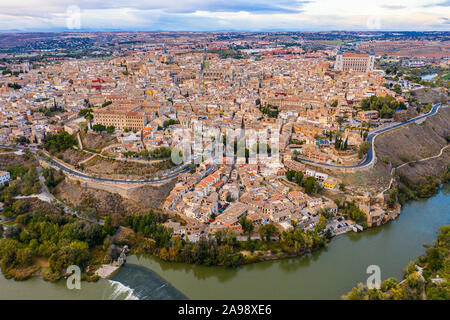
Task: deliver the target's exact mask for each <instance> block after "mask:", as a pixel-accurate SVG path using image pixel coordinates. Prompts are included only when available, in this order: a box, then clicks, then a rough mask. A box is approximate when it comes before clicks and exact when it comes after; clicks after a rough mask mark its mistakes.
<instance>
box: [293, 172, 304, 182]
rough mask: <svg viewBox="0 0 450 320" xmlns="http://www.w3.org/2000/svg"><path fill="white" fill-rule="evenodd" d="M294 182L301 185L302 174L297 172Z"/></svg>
mask: <svg viewBox="0 0 450 320" xmlns="http://www.w3.org/2000/svg"><path fill="white" fill-rule="evenodd" d="M294 180H295V183H296V184H298V185H301V184H302V180H303V172H301V171H297V172H296V173H295V175H294Z"/></svg>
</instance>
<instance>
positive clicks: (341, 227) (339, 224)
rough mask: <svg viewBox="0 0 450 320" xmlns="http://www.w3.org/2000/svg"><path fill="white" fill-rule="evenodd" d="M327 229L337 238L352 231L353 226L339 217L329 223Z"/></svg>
mask: <svg viewBox="0 0 450 320" xmlns="http://www.w3.org/2000/svg"><path fill="white" fill-rule="evenodd" d="M326 229H329V230H330V231H331V234H332V235H334V236H336V235H339V234H343V233H346V232H348V231H351V230H352V226H351V225H350V224H349V223H348V222H347V221H346V220H345V219H344V218H343V217H337V218H336V219H333V220H329V221H328V225H327V227H326Z"/></svg>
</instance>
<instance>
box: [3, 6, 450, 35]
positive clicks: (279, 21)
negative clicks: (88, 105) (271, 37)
mask: <svg viewBox="0 0 450 320" xmlns="http://www.w3.org/2000/svg"><path fill="white" fill-rule="evenodd" d="M112 30H114V31H120V30H124V31H327V30H349V31H365V30H370V31H377V30H381V31H382V30H386V31H450V0H380V1H378V0H372V1H365V0H128V1H119V0H109V1H105V0H79V1H76V0H20V1H10V0H0V31H1V32H8V31H14V32H15V31H112Z"/></svg>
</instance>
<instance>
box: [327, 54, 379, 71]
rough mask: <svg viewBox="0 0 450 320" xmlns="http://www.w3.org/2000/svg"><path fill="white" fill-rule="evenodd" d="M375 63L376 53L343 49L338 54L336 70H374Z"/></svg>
mask: <svg viewBox="0 0 450 320" xmlns="http://www.w3.org/2000/svg"><path fill="white" fill-rule="evenodd" d="M374 64H375V54H374V53H373V51H371V53H370V54H364V53H351V52H345V53H342V52H341V51H339V52H338V54H337V55H336V62H335V64H334V70H337V71H358V72H372V71H373V67H374Z"/></svg>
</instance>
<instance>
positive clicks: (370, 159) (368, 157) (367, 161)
mask: <svg viewBox="0 0 450 320" xmlns="http://www.w3.org/2000/svg"><path fill="white" fill-rule="evenodd" d="M440 107H442V108H446V107H447V106H441V104H440V103H438V104H435V105H434V106H433V108H431V110H430V111H429V112H428V113H426V114H423V115H420V116H417V117H415V118H412V119H410V120H406V121H404V122H402V123H397V124H394V125H392V126H390V127H386V128H383V129H379V130H375V131H373V132H371V133H369V134H368V135H367V139H366V141H367V142H369V143H370V145H371V148H370V149H369V151H368V152H367V155H366V157H365V158H364V161H362V162H361V163H358V164H355V165H352V166H343V165H338V164H330V163H325V162H317V161H313V160H309V159H304V158H298V159H299V160H300V161H304V162H307V163H312V164H317V165H321V166H326V167H332V168H348V169H358V168H364V167H367V166H369V165H371V164H372V162H373V161H375V159H376V155H375V143H374V141H375V138H376V137H377V136H378V135H379V134H382V133H385V132H387V131H391V130H394V129H397V128H399V127H402V126H405V125H407V124H410V123H412V122H415V121H418V120H421V119H425V118H427V117H429V116H432V115H434V114H436V112H437V111H438V110H439V108H440Z"/></svg>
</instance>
